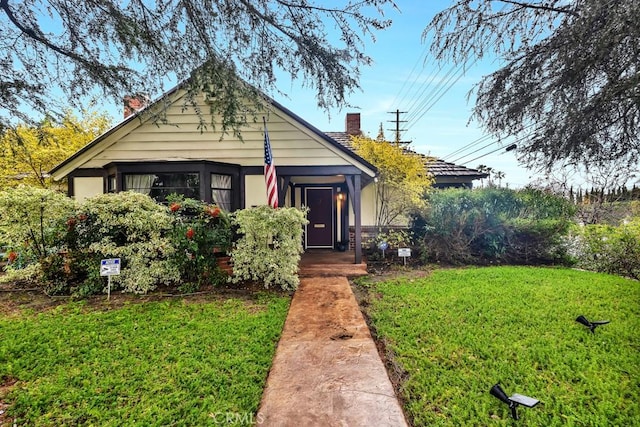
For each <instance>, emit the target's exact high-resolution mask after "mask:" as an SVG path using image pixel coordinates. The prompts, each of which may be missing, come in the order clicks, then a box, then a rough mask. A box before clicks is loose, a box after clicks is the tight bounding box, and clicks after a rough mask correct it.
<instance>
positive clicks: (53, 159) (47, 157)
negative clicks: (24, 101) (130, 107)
mask: <svg viewBox="0 0 640 427" xmlns="http://www.w3.org/2000/svg"><path fill="white" fill-rule="evenodd" d="M110 121H111V120H110V118H109V117H108V116H106V115H104V114H98V113H95V112H85V113H84V118H82V119H79V118H78V117H76V116H75V115H73V114H72V113H71V112H70V111H67V112H66V113H65V115H64V117H63V119H62V123H61V124H56V123H54V122H53V121H52V120H51V119H50V118H46V119H45V120H43V121H42V122H41V123H39V124H38V125H37V126H27V125H24V124H22V125H18V126H16V127H15V128H7V129H6V130H5V132H4V134H3V135H1V136H0V189H5V188H9V187H16V186H18V185H19V184H27V185H33V186H37V187H41V188H50V187H51V186H52V184H53V182H52V179H51V178H49V177H48V176H47V172H48V171H49V170H50V169H51V168H52V167H54V166H55V165H57V164H58V163H60V162H62V161H63V160H65V159H66V158H67V157H69V155H71V154H72V153H74V152H76V151H77V150H79V149H80V148H81V147H83V146H85V145H86V144H88V143H89V142H91V141H92V140H93V139H94V138H95V137H97V136H98V135H100V134H101V133H103V132H104V131H105V130H106V129H107V128H108V126H109V123H110Z"/></svg>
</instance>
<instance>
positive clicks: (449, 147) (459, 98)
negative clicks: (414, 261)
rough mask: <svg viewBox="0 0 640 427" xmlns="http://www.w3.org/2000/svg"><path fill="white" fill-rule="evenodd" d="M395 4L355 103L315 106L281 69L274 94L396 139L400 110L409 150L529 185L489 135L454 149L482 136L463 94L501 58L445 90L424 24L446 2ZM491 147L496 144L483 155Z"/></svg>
mask: <svg viewBox="0 0 640 427" xmlns="http://www.w3.org/2000/svg"><path fill="white" fill-rule="evenodd" d="M396 4H397V5H398V7H399V9H400V10H399V11H398V10H394V9H388V10H387V12H386V14H385V18H388V19H391V20H392V21H393V23H392V25H391V27H390V28H387V29H385V30H381V31H378V32H376V33H375V35H376V41H375V42H374V41H373V40H371V38H370V37H368V36H367V37H364V38H363V40H364V42H365V45H364V53H365V54H366V55H368V56H370V57H371V58H372V59H373V64H372V65H371V66H369V67H363V68H362V69H361V76H360V87H361V90H358V91H356V92H354V93H353V94H351V95H350V96H348V97H347V101H348V103H349V104H350V105H351V106H352V107H344V108H342V109H331V110H330V111H325V110H322V109H320V108H319V107H317V106H316V103H315V94H314V92H313V90H311V89H307V88H303V87H302V84H301V82H300V81H294V82H292V81H291V79H290V78H289V76H288V75H287V74H286V73H283V74H282V75H281V77H280V78H279V80H278V83H277V88H278V89H279V90H280V91H281V92H283V93H284V94H286V95H287V96H283V95H277V96H276V97H275V100H276V101H278V102H279V103H280V104H282V105H284V106H285V107H287V108H288V109H290V110H291V111H293V112H294V113H296V114H297V115H298V116H300V117H302V118H303V119H304V120H306V121H307V122H309V123H310V124H312V125H314V126H315V127H316V128H318V129H320V130H322V131H331V132H335V131H343V130H344V127H345V116H346V114H347V113H352V112H359V113H360V115H361V128H362V130H363V132H364V133H365V135H368V136H370V137H372V138H375V137H376V136H377V135H378V132H379V128H380V124H382V126H383V130H384V132H385V137H386V139H387V140H394V139H395V132H394V131H392V130H388V129H393V128H395V123H392V122H393V121H394V120H395V119H396V116H395V114H391V113H390V112H393V111H396V110H399V111H402V112H405V113H404V114H401V115H400V120H406V119H411V120H409V121H408V122H406V123H401V129H403V128H406V129H407V130H406V131H405V132H402V134H401V140H403V141H412V142H411V144H410V145H409V148H411V149H413V150H414V151H417V152H419V153H423V154H427V155H431V156H434V157H438V158H440V159H443V160H446V161H454V162H455V163H456V164H459V165H464V166H467V167H472V168H476V167H477V166H478V165H480V164H482V165H486V166H489V167H491V168H493V169H494V170H495V171H501V172H503V173H504V174H505V178H504V179H502V182H501V184H502V185H508V186H509V187H510V188H521V187H523V186H525V185H527V184H528V183H529V182H531V180H532V178H531V176H532V175H533V172H531V171H528V170H526V169H525V168H523V167H521V166H519V165H518V161H517V159H516V155H515V151H511V152H505V151H504V146H502V145H498V144H496V143H495V140H494V139H487V140H482V141H481V143H479V144H476V145H474V147H473V148H472V149H468V150H466V151H463V152H461V153H459V154H457V155H453V156H452V155H451V154H452V153H454V152H455V151H456V150H458V149H460V148H461V147H464V146H466V145H468V144H470V143H472V142H474V141H477V140H478V139H479V138H482V137H484V136H485V133H484V132H483V131H482V130H481V129H480V127H479V125H478V123H476V122H469V120H470V116H471V110H472V107H473V99H470V100H469V101H468V100H467V95H468V93H469V91H470V90H471V89H472V88H473V87H474V85H475V84H477V83H478V82H479V81H480V79H481V78H482V76H484V75H487V74H489V73H491V72H493V71H495V70H497V69H498V68H499V63H498V61H496V60H495V59H492V58H489V59H487V60H483V61H479V62H474V63H472V64H470V65H469V66H468V68H467V69H466V71H465V73H464V75H460V78H459V79H457V75H456V78H454V79H452V80H450V82H451V83H453V82H454V80H455V84H453V85H452V86H451V87H450V88H448V90H446V91H445V90H444V89H445V87H446V86H448V83H447V82H446V81H444V80H443V79H444V78H446V76H447V71H448V70H449V69H450V68H451V64H438V63H436V62H435V61H434V60H433V58H432V57H431V55H430V54H429V52H428V48H429V46H428V45H427V44H425V43H423V41H422V32H423V30H424V28H425V27H426V26H427V24H428V23H429V22H430V20H431V18H432V17H433V16H434V15H435V14H436V13H437V12H438V11H440V10H443V9H445V8H446V7H448V6H449V5H450V4H451V2H450V1H449V0H428V1H427V0H396ZM428 95H431V96H428ZM436 99H437V102H436ZM424 100H428V101H429V102H428V105H430V108H429V109H428V111H425V110H424V108H419V107H420V105H421V102H423V101H424ZM104 107H105V108H106V109H107V110H108V112H109V113H110V114H111V115H112V116H113V117H115V118H116V119H117V118H119V117H121V114H122V113H121V111H122V106H121V105H111V106H104ZM487 145H489V146H488V147H486V148H484V149H482V150H480V151H478V152H476V153H471V151H474V150H477V149H478V148H480V147H484V146H487ZM491 151H495V152H494V153H493V154H490V155H485V154H486V153H488V152H491ZM463 156H464V157H463ZM478 157H481V158H479V159H477V158H478ZM534 178H535V177H534Z"/></svg>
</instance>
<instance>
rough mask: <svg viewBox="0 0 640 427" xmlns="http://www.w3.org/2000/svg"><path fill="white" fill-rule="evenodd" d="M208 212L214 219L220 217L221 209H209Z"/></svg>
mask: <svg viewBox="0 0 640 427" xmlns="http://www.w3.org/2000/svg"><path fill="white" fill-rule="evenodd" d="M208 212H209V215H211V216H212V217H214V218H217V217H218V215H220V208H219V207H217V206H215V207H213V208H209V209H208Z"/></svg>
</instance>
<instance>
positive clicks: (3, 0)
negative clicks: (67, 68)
mask: <svg viewBox="0 0 640 427" xmlns="http://www.w3.org/2000/svg"><path fill="white" fill-rule="evenodd" d="M0 9H2V10H4V12H5V13H6V14H7V17H8V18H9V20H10V21H11V23H12V24H13V25H15V26H16V28H18V29H19V30H20V31H21V32H22V33H23V34H24V35H26V36H27V37H29V38H31V39H33V40H35V41H37V42H38V43H42V44H43V45H45V46H46V47H48V48H49V49H51V50H53V51H54V52H57V53H59V54H60V55H62V56H66V57H67V58H70V59H73V60H74V61H77V62H80V63H82V64H83V65H85V66H91V65H92V64H91V63H90V62H89V61H87V60H86V59H85V58H83V57H81V56H80V55H78V54H76V53H75V52H72V51H70V50H66V49H63V48H61V47H59V46H56V45H54V44H53V43H51V42H50V41H49V40H47V39H45V38H44V37H42V36H40V35H38V34H37V33H36V32H35V30H33V29H32V28H27V27H25V26H24V25H22V23H21V22H20V21H18V18H16V16H15V15H14V14H13V11H12V10H11V8H9V0H0Z"/></svg>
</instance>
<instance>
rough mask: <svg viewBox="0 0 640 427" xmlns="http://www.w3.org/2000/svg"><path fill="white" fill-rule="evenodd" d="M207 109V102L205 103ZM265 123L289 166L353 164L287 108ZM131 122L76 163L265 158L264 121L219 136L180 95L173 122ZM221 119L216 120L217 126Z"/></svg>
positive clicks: (253, 161)
mask: <svg viewBox="0 0 640 427" xmlns="http://www.w3.org/2000/svg"><path fill="white" fill-rule="evenodd" d="M201 107H202V110H203V111H205V112H206V111H208V106H207V105H202V106H201ZM267 116H268V122H267V127H268V130H269V137H270V140H271V148H272V151H273V158H274V162H275V164H276V166H277V165H287V166H338V165H349V164H353V159H352V158H350V156H349V155H348V154H346V153H344V152H343V151H342V150H340V149H339V148H337V147H336V146H334V145H332V144H331V143H329V142H326V141H324V140H323V139H322V138H321V137H319V136H318V135H316V134H315V133H313V132H312V131H311V130H309V129H308V128H307V127H305V126H303V125H301V124H300V123H298V122H297V121H295V120H294V119H292V118H291V117H289V116H287V115H286V114H285V113H284V112H281V111H279V110H274V111H271V112H269V114H267ZM137 120H138V119H135V120H134V122H135V126H131V125H133V124H134V123H132V124H131V125H128V126H127V130H126V131H124V130H123V131H122V132H118V133H119V135H118V140H117V142H115V141H114V142H112V143H108V142H105V143H104V144H103V146H102V149H100V150H92V157H87V158H86V160H85V161H84V162H83V163H82V164H81V165H78V166H77V167H81V168H100V167H103V166H104V165H106V164H108V163H110V162H131V161H145V160H146V161H158V160H159V161H172V160H174V161H175V160H210V161H217V162H223V163H232V164H240V165H243V166H261V165H262V164H263V162H264V126H263V124H262V122H261V121H260V122H258V123H250V124H249V125H247V126H246V127H245V128H243V129H242V138H243V141H240V140H238V139H236V138H235V137H232V136H230V135H225V136H224V138H223V139H222V140H221V139H220V137H221V134H220V133H219V131H214V130H213V129H211V128H210V129H204V130H202V131H201V130H200V129H198V117H197V115H196V114H195V113H194V112H193V110H190V109H187V110H186V111H184V112H183V111H182V101H181V100H180V99H178V100H176V101H175V102H174V103H173V104H172V105H171V106H170V107H169V108H168V110H167V120H168V121H169V123H171V124H158V125H156V124H154V123H152V122H149V121H147V122H144V123H139V122H138V121H137ZM219 127H220V125H218V128H219Z"/></svg>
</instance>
